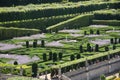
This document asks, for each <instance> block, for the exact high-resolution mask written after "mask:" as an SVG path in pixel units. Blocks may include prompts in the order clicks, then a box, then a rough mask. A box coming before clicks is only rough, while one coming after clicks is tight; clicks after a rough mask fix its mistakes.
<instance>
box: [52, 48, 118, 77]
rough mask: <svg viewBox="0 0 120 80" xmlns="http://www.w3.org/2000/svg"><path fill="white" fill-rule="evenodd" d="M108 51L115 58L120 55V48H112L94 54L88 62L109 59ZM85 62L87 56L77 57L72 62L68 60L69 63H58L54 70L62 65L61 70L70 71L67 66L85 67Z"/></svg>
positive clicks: (73, 67) (88, 58)
mask: <svg viewBox="0 0 120 80" xmlns="http://www.w3.org/2000/svg"><path fill="white" fill-rule="evenodd" d="M108 53H109V56H110V58H113V57H115V56H116V55H119V56H120V54H119V53H120V50H119V49H116V50H112V51H108V52H104V53H100V54H96V55H93V56H92V57H91V56H90V57H87V61H88V63H91V61H92V62H95V61H96V60H100V61H101V59H103V60H108ZM85 62H86V59H85V58H81V59H77V60H74V61H70V62H67V63H63V64H59V65H56V66H53V67H52V72H54V70H56V71H58V70H57V69H59V68H60V67H61V69H62V70H61V71H62V73H64V72H68V71H69V70H67V68H71V69H76V68H77V66H78V65H79V66H81V67H85ZM53 75H54V74H53Z"/></svg>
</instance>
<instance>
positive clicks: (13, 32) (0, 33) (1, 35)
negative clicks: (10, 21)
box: [0, 27, 40, 40]
mask: <svg viewBox="0 0 120 80" xmlns="http://www.w3.org/2000/svg"><path fill="white" fill-rule="evenodd" d="M28 32H30V34H36V33H39V32H40V30H37V29H26V28H12V27H11V28H4V27H0V40H4V39H11V38H13V37H19V36H25V35H27V33H28Z"/></svg>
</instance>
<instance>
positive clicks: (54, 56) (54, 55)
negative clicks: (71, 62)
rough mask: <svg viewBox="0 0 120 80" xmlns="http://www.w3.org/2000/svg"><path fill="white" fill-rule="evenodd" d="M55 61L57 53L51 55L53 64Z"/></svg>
mask: <svg viewBox="0 0 120 80" xmlns="http://www.w3.org/2000/svg"><path fill="white" fill-rule="evenodd" d="M55 61H57V53H53V62H55Z"/></svg>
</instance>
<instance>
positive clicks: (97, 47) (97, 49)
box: [95, 44, 99, 52]
mask: <svg viewBox="0 0 120 80" xmlns="http://www.w3.org/2000/svg"><path fill="white" fill-rule="evenodd" d="M95 51H96V52H98V51H99V45H98V44H96V45H95Z"/></svg>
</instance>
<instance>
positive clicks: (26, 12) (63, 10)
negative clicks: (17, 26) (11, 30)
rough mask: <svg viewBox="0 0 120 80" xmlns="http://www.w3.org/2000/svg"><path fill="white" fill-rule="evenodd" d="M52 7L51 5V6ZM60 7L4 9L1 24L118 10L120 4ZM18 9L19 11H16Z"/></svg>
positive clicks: (0, 18) (1, 14)
mask: <svg viewBox="0 0 120 80" xmlns="http://www.w3.org/2000/svg"><path fill="white" fill-rule="evenodd" d="M49 6H51V5H49ZM66 6H67V7H66ZM66 6H64V5H63V6H60V7H54V6H53V7H50V8H48V6H47V8H46V7H45V8H43V7H41V6H40V5H38V6H32V7H31V8H29V6H27V7H16V8H12V9H11V8H4V9H1V10H0V22H4V21H13V20H25V19H36V18H41V17H50V16H57V15H65V14H75V13H83V12H90V11H94V10H100V9H105V8H107V6H110V7H109V8H118V6H119V2H99V3H98V2H97V3H94V4H91V2H89V3H87V4H81V5H79V3H78V5H76V4H74V5H71V6H68V4H67V5H66ZM15 9H17V10H15Z"/></svg>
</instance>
